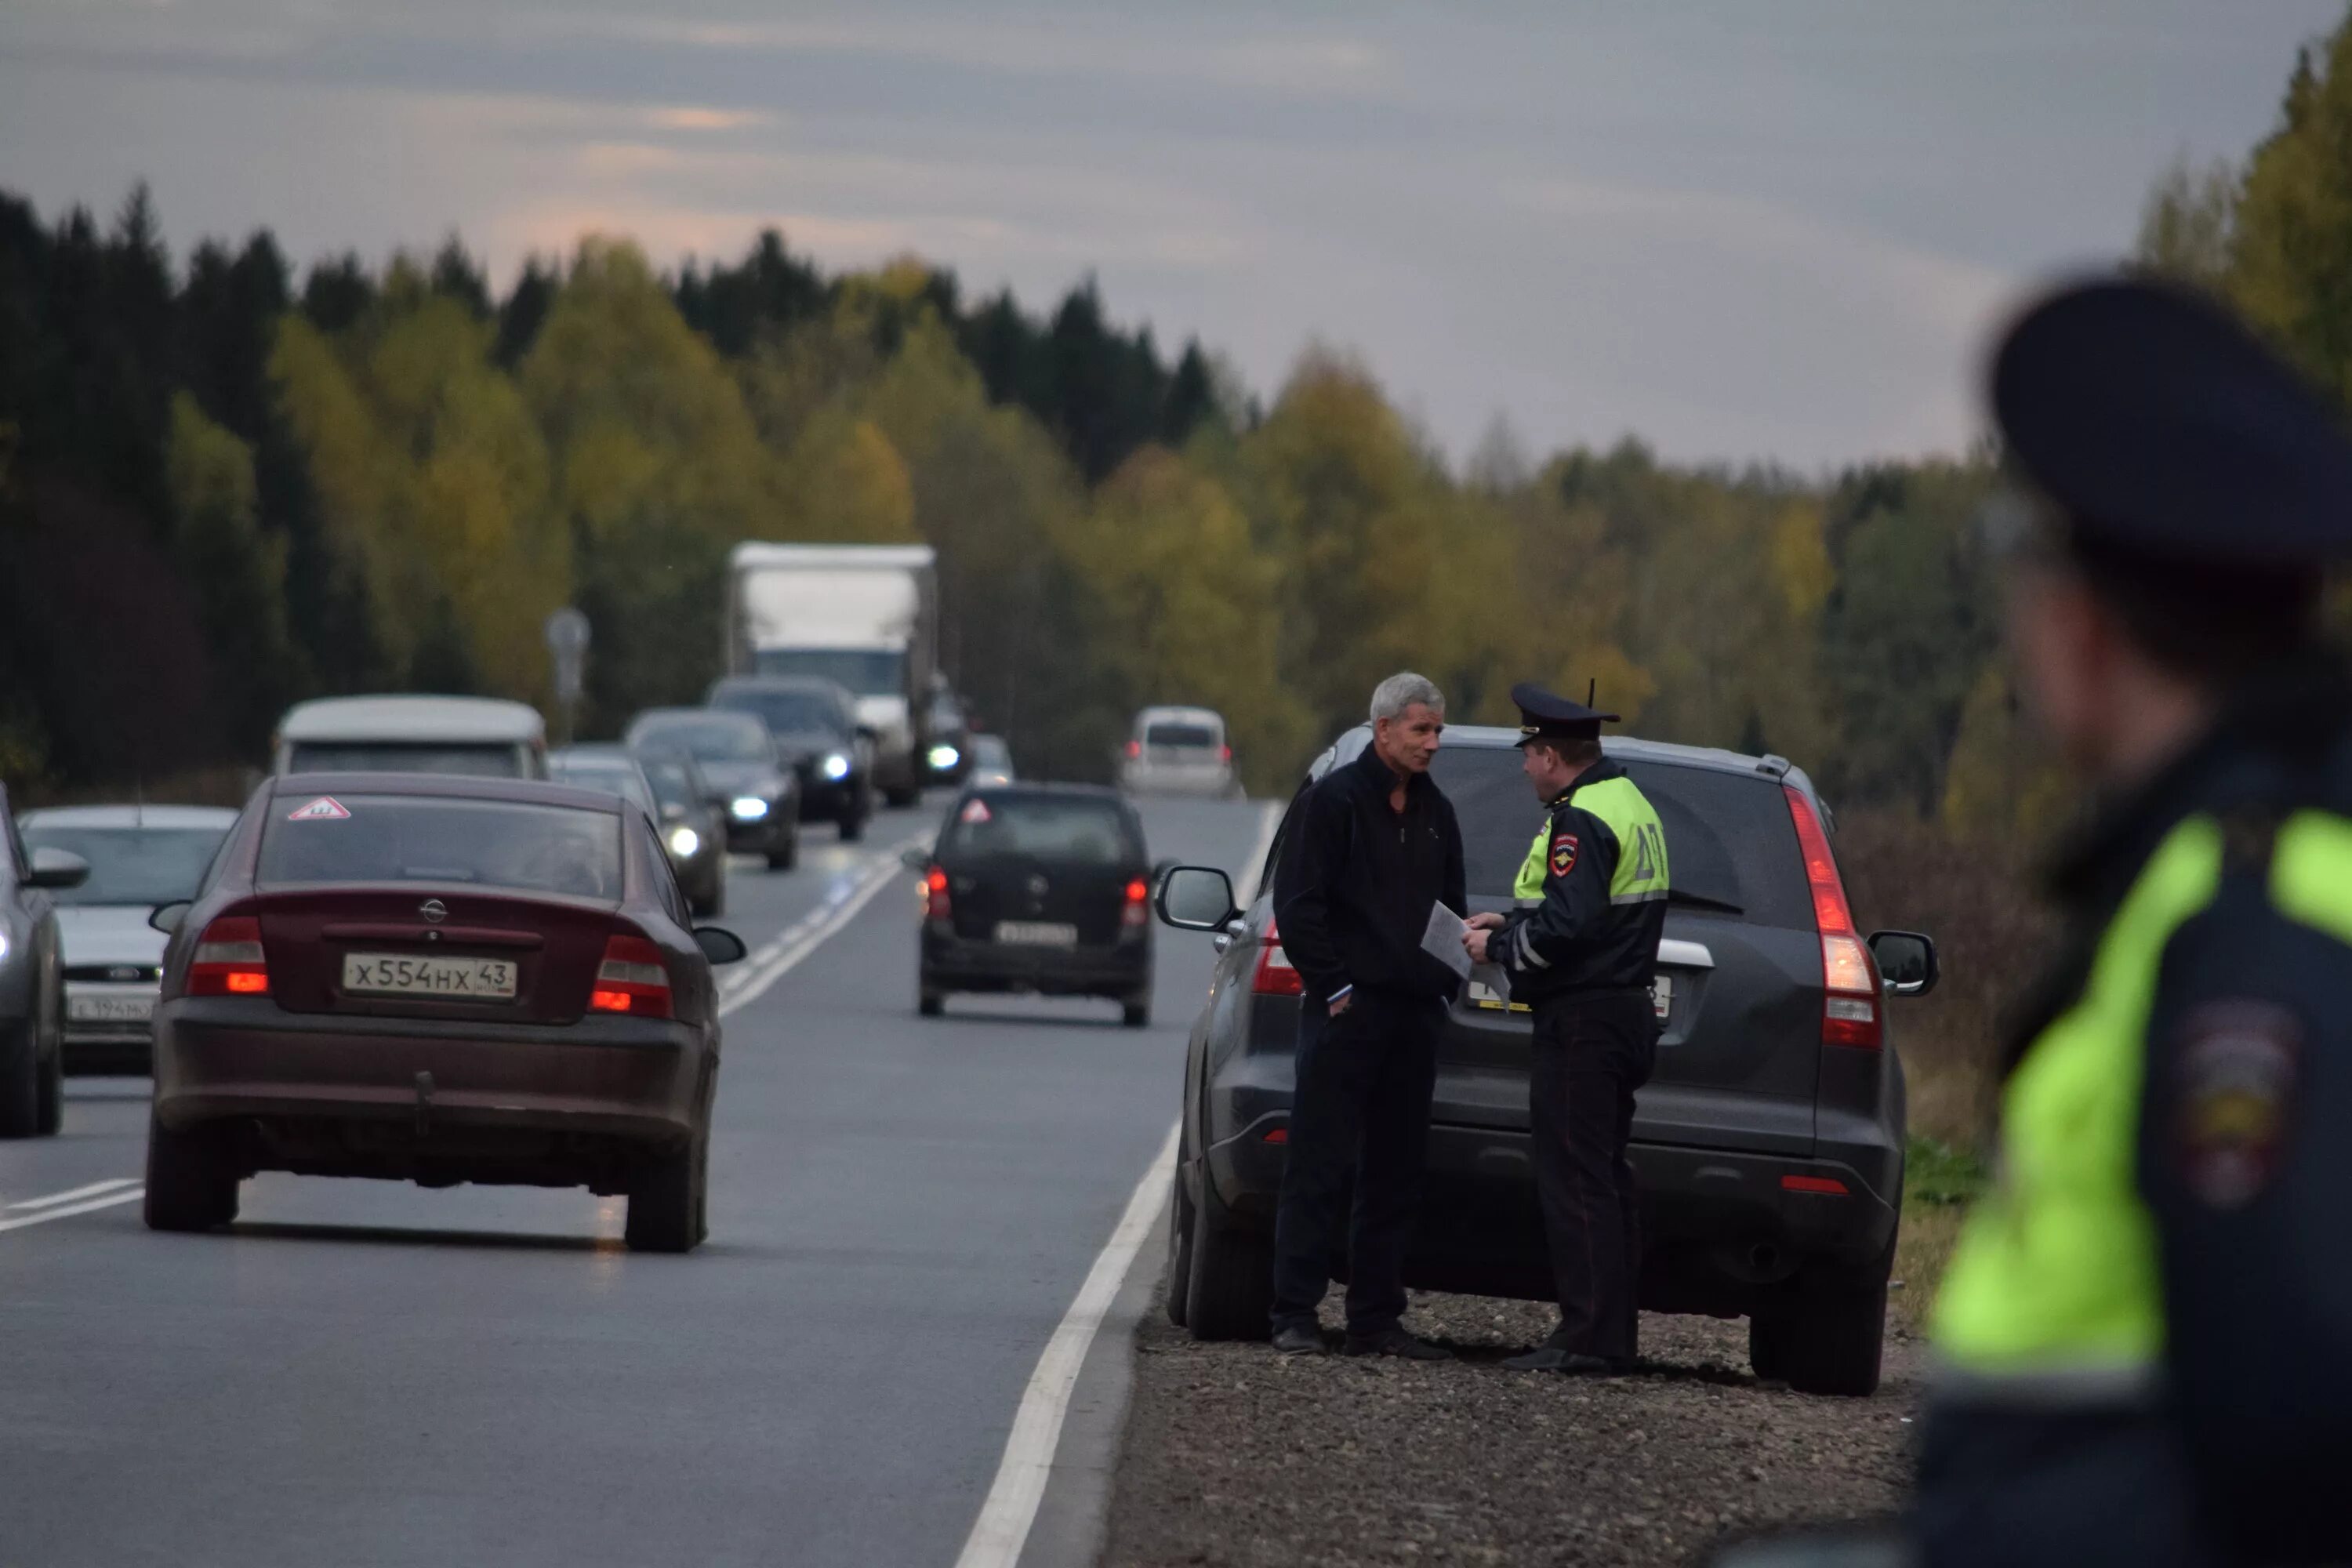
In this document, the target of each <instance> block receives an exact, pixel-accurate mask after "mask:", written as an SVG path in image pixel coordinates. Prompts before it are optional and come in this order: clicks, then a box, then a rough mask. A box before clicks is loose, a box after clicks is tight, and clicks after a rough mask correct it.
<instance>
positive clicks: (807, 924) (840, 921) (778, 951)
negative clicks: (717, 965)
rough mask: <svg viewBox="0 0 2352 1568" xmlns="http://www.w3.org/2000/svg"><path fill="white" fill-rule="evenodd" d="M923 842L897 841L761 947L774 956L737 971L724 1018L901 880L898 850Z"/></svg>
mask: <svg viewBox="0 0 2352 1568" xmlns="http://www.w3.org/2000/svg"><path fill="white" fill-rule="evenodd" d="M921 842H922V840H921V839H919V838H910V839H908V840H907V841H906V842H905V843H903V844H897V845H893V846H892V847H890V848H889V849H887V851H885V852H884V854H883V857H882V858H881V860H880V862H879V863H878V864H877V865H876V866H875V867H874V868H872V869H871V870H869V871H867V872H866V875H865V876H864V877H863V878H862V879H859V880H858V881H856V882H855V883H853V884H851V885H850V886H849V889H848V890H847V891H846V892H844V893H841V894H839V895H838V896H836V897H835V899H833V900H832V901H830V902H829V903H828V904H827V905H826V906H825V907H824V909H822V910H818V911H817V912H816V913H815V914H814V915H812V916H810V917H809V918H808V919H807V920H803V921H801V922H800V923H799V924H798V925H795V926H793V928H792V929H791V930H789V931H786V932H785V933H784V934H783V935H782V936H781V937H779V938H777V939H776V941H775V942H772V943H770V944H769V945H768V946H767V947H764V948H762V949H761V952H763V953H766V952H773V956H772V957H770V958H766V959H763V960H761V961H760V962H759V963H756V964H755V965H754V966H753V967H752V968H751V969H750V970H748V971H744V970H739V971H737V973H739V974H741V975H742V978H741V979H740V980H739V981H738V982H737V983H736V984H734V985H733V986H732V987H730V989H729V990H728V991H727V992H726V993H725V994H723V995H722V996H720V998H719V1016H720V1017H722V1018H723V1017H725V1016H727V1015H728V1014H730V1013H732V1012H734V1011H735V1010H736V1009H737V1008H738V1007H740V1006H743V1005H745V1004H747V1003H749V1002H751V1001H754V1000H756V999H757V998H758V997H759V996H760V995H761V994H762V993H764V992H765V991H766V990H767V989H768V987H769V986H771V985H773V984H775V983H776V982H777V981H779V980H782V978H783V977H784V976H785V975H787V974H789V973H792V972H793V969H795V968H796V967H798V966H799V964H800V963H801V961H802V960H803V959H805V958H806V957H808V955H809V954H810V953H812V952H815V951H816V950H817V949H818V948H819V947H821V946H823V945H824V942H825V940H826V939H827V938H828V937H831V936H833V935H835V933H837V932H838V931H840V930H841V929H842V928H843V927H844V926H845V925H847V924H848V923H849V922H850V921H853V920H856V918H857V912H858V911H859V910H862V909H864V908H865V907H866V905H867V904H870V903H872V902H873V901H874V897H875V895H876V894H877V893H879V892H880V891H881V890H882V889H885V888H887V887H888V886H889V885H890V884H891V883H892V882H894V881H896V880H898V876H899V873H900V868H899V866H898V852H899V851H900V850H902V849H908V848H911V847H914V846H915V845H917V844H919V843H921ZM795 933H804V934H798V935H796V934H795Z"/></svg>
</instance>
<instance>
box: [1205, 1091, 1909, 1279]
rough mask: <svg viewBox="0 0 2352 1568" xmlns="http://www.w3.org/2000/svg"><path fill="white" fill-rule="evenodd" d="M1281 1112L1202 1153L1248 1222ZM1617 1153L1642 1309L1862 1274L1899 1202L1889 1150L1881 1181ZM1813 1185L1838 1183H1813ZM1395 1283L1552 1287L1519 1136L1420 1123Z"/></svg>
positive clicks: (1880, 1250) (1692, 1152) (1273, 1178)
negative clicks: (1635, 1214) (1831, 1188)
mask: <svg viewBox="0 0 2352 1568" xmlns="http://www.w3.org/2000/svg"><path fill="white" fill-rule="evenodd" d="M1287 1121H1288V1119H1287V1117H1286V1115H1285V1114H1283V1113H1281V1112H1268V1113H1266V1114H1265V1115H1262V1116H1260V1117H1259V1118H1258V1119H1257V1120H1256V1121H1254V1122H1253V1123H1252V1124H1251V1125H1250V1126H1249V1127H1247V1128H1245V1129H1244V1130H1243V1131H1241V1132H1240V1133H1238V1134H1237V1135H1235V1136H1234V1137H1231V1138H1228V1139H1226V1140H1224V1141H1223V1142H1220V1143H1217V1144H1215V1145H1213V1146H1212V1147H1211V1148H1210V1149H1209V1150H1208V1152H1207V1154H1206V1157H1205V1159H1204V1160H1203V1162H1202V1166H1203V1169H1202V1173H1201V1174H1202V1176H1203V1177H1204V1178H1205V1179H1206V1180H1208V1181H1209V1182H1211V1183H1213V1184H1214V1187H1215V1190H1216V1194H1217V1197H1218V1199H1219V1201H1220V1203H1221V1205H1222V1206H1223V1208H1224V1209H1225V1210H1226V1211H1227V1212H1228V1213H1230V1214H1232V1215H1234V1216H1235V1217H1236V1219H1237V1220H1239V1221H1240V1222H1241V1223H1243V1224H1246V1225H1250V1226H1253V1227H1254V1228H1268V1229H1270V1228H1271V1226H1272V1225H1273V1216H1274V1210H1275V1203H1276V1196H1277V1195H1278V1194H1279V1193H1280V1191H1281V1187H1282V1166H1283V1160H1284V1154H1285V1145H1284V1144H1283V1143H1281V1142H1267V1134H1269V1133H1271V1132H1276V1131H1286V1129H1287ZM1627 1152H1628V1155H1629V1157H1630V1159H1631V1160H1632V1163H1633V1169H1634V1177H1635V1182H1636V1184H1637V1185H1638V1187H1639V1190H1640V1193H1641V1200H1642V1231H1643V1235H1642V1239H1643V1254H1644V1259H1645V1262H1644V1269H1643V1289H1642V1299H1643V1305H1644V1306H1645V1307H1650V1308H1653V1309H1654V1310H1666V1311H1692V1312H1712V1313H1737V1312H1742V1311H1747V1310H1750V1308H1751V1306H1752V1305H1753V1303H1754V1302H1755V1301H1756V1300H1759V1299H1760V1298H1764V1297H1767V1296H1769V1295H1771V1294H1773V1293H1775V1292H1776V1291H1778V1290H1780V1289H1784V1288H1786V1287H1788V1286H1790V1284H1791V1283H1792V1282H1794V1281H1795V1280H1796V1279H1797V1277H1798V1276H1799V1275H1800V1274H1803V1273H1807V1272H1818V1271H1822V1270H1829V1271H1834V1272H1841V1273H1843V1272H1865V1271H1867V1270H1868V1269H1869V1268H1872V1267H1873V1266H1874V1264H1876V1263H1877V1262H1878V1261H1879V1260H1881V1259H1883V1258H1884V1257H1885V1253H1886V1251H1887V1248H1888V1247H1889V1244H1890V1243H1891V1242H1892V1241H1893V1240H1894V1237H1895V1218H1896V1209H1897V1207H1898V1205H1900V1203H1901V1199H1902V1165H1901V1160H1900V1156H1899V1154H1898V1155H1897V1156H1896V1157H1895V1161H1894V1163H1893V1164H1892V1166H1891V1173H1892V1178H1891V1180H1889V1179H1888V1175H1887V1171H1888V1169H1890V1168H1889V1167H1884V1166H1878V1165H1877V1162H1875V1161H1874V1160H1872V1159H1870V1158H1867V1157H1864V1158H1823V1157H1820V1156H1818V1155H1817V1156H1814V1157H1810V1158H1809V1157H1805V1156H1800V1155H1790V1154H1768V1153H1754V1152H1742V1151H1735V1150H1723V1149H1703V1148H1693V1147H1687V1146H1684V1145H1679V1144H1667V1143H1649V1142H1634V1143H1633V1144H1632V1145H1631V1146H1630V1147H1629V1149H1628V1151H1627ZM1856 1152H1860V1151H1856ZM1864 1153H1866V1152H1864ZM1874 1167H1877V1168H1875V1169H1874ZM1791 1179H1793V1185H1792V1184H1791ZM1823 1182H1835V1183H1837V1184H1839V1185H1841V1186H1842V1187H1843V1188H1844V1191H1843V1193H1829V1192H1825V1191H1820V1190H1815V1189H1817V1188H1818V1187H1819V1185H1820V1184H1822V1183H1823ZM1405 1283H1406V1284H1408V1285H1410V1286H1412V1287H1413V1288H1415V1289H1432V1290H1461V1291H1467V1292H1472V1293H1475V1294H1482V1295H1496V1296H1519V1297H1525V1298H1528V1299H1530V1300H1543V1299H1546V1298H1548V1297H1549V1296H1550V1294H1551V1292H1552V1280H1551V1272H1550V1265H1549V1258H1548V1256H1547V1254H1546V1250H1545V1245H1544V1239H1543V1229H1542V1225H1541V1215H1540V1212H1539V1209H1538V1205H1537V1200H1536V1192H1535V1168H1534V1164H1533V1162H1532V1160H1531V1159H1530V1157H1529V1150H1528V1134H1527V1133H1525V1132H1523V1131H1507V1130H1503V1129H1492V1128H1482V1127H1464V1126H1456V1125H1449V1124H1444V1123H1440V1124H1437V1125H1433V1126H1432V1127H1431V1129H1430V1131H1429V1159H1428V1175H1427V1179H1426V1184H1425V1188H1424V1191H1423V1199H1422V1205H1421V1220H1420V1224H1419V1227H1418V1230H1417V1232H1416V1236H1415V1239H1414V1243H1413V1247H1412V1254H1411V1257H1410V1258H1409V1260H1408V1262H1407V1265H1406V1275H1405Z"/></svg>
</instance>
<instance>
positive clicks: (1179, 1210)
mask: <svg viewBox="0 0 2352 1568" xmlns="http://www.w3.org/2000/svg"><path fill="white" fill-rule="evenodd" d="M1166 1284H1167V1294H1168V1321H1170V1322H1171V1323H1173V1324H1175V1325H1176V1326H1177V1327H1178V1328H1180V1329H1181V1328H1182V1327H1183V1326H1184V1320H1185V1319H1186V1318H1188V1317H1190V1316H1191V1315H1192V1314H1191V1313H1189V1312H1188V1311H1186V1310H1185V1309H1186V1307H1187V1306H1189V1305H1190V1304H1191V1301H1192V1199H1190V1198H1188V1197H1186V1196H1185V1195H1184V1156H1183V1152H1182V1151H1181V1149H1180V1150H1179V1151H1178V1152H1177V1156H1176V1179H1175V1180H1174V1181H1173V1182H1171V1183H1170V1184H1169V1187H1168V1279H1167V1281H1166Z"/></svg>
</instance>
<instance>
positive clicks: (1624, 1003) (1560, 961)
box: [1465, 684, 1666, 1375]
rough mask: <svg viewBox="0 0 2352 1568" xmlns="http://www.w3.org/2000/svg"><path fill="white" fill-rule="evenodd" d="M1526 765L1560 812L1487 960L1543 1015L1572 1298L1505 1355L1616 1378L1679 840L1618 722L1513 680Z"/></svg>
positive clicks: (1553, 1249)
mask: <svg viewBox="0 0 2352 1568" xmlns="http://www.w3.org/2000/svg"><path fill="white" fill-rule="evenodd" d="M1511 700H1512V701H1513V702H1515V703H1517V704H1518V708H1519V714H1520V726H1519V736H1520V739H1519V749H1520V752H1521V753H1522V757H1523V761H1522V763H1521V771H1523V772H1524V773H1526V774H1527V775H1528V780H1529V782H1531V783H1532V784H1534V785H1535V787H1536V793H1537V794H1538V795H1539V796H1540V797H1541V798H1542V799H1543V801H1544V805H1545V811H1546V816H1545V820H1544V825H1543V826H1542V828H1541V829H1540V830H1539V831H1538V833H1537V834H1536V838H1535V842H1534V844H1532V845H1531V846H1529V847H1528V859H1527V864H1526V865H1525V866H1524V867H1523V868H1521V870H1520V872H1519V879H1518V884H1517V889H1516V892H1517V901H1518V905H1519V907H1518V908H1517V910H1514V911H1513V912H1512V913H1511V914H1510V915H1508V916H1503V915H1493V914H1487V915H1479V916H1476V917H1474V919H1473V920H1472V921H1471V925H1472V927H1473V929H1472V930H1471V931H1470V932H1469V933H1468V935H1467V937H1466V938H1465V941H1466V942H1467V943H1468V946H1469V949H1470V956H1471V958H1472V959H1473V960H1474V961H1475V962H1478V963H1497V964H1499V965H1501V966H1502V969H1503V972H1504V973H1505V974H1506V975H1507V976H1508V977H1509V980H1510V983H1511V995H1512V998H1513V999H1514V1000H1516V1001H1522V1002H1526V1003H1528V1004H1530V1005H1532V1006H1533V1007H1534V1009H1535V1024H1536V1038H1535V1055H1534V1061H1533V1063H1532V1066H1531V1070H1530V1072H1529V1074H1528V1127H1529V1131H1530V1133H1531V1142H1532V1144H1533V1147H1534V1154H1535V1165H1536V1194H1537V1197H1538V1201H1539V1202H1540V1203H1541V1205H1542V1208H1543V1219H1544V1238H1545V1241H1546V1244H1547V1245H1548V1246H1549V1249H1550V1253H1551V1267H1552V1278H1553V1280H1554V1282H1555V1284H1556V1285H1557V1287H1558V1289H1559V1328H1558V1329H1557V1330H1555V1331H1553V1333H1552V1335H1551V1337H1550V1338H1549V1339H1547V1340H1546V1341H1544V1342H1543V1343H1542V1344H1540V1345H1538V1346H1537V1347H1536V1348H1535V1349H1534V1350H1532V1351H1529V1352H1527V1353H1526V1354H1525V1355H1520V1356H1515V1357H1513V1358H1512V1359H1510V1360H1509V1361H1507V1362H1505V1363H1503V1364H1505V1365H1506V1366H1511V1367H1517V1368H1521V1369H1524V1370H1534V1371H1557V1372H1566V1373H1592V1374H1600V1375H1609V1374H1612V1373H1621V1372H1624V1371H1627V1370H1630V1369H1631V1367H1632V1366H1633V1352H1634V1346H1635V1341H1636V1335H1637V1328H1636V1325H1637V1321H1638V1320H1637V1313H1636V1308H1635V1303H1634V1288H1635V1285H1636V1282H1637V1280H1638V1279H1639V1277H1640V1274H1641V1267H1642V1246H1641V1234H1640V1223H1639V1215H1638V1213H1637V1201H1636V1198H1635V1194H1634V1190H1633V1166H1632V1164H1631V1163H1628V1161H1627V1160H1626V1158H1625V1143H1626V1140H1627V1139H1628V1138H1629V1137H1630V1136H1631V1135H1632V1132H1633V1091H1634V1090H1635V1089H1639V1088H1641V1087H1642V1085H1643V1083H1644V1082H1646V1081H1648V1079H1649V1077H1650V1068H1651V1065H1652V1063H1653V1062H1654V1060H1655V1059H1656V1050H1657V1039H1658V1026H1657V1015H1656V1012H1655V1010H1654V1006H1653V1005H1652V1002H1651V997H1650V984H1651V982H1652V980H1653V979H1654V977H1655V975H1656V973H1657V961H1658V937H1659V935H1660V933H1661V932H1662V931H1664V926H1665V920H1666V902H1665V900H1666V836H1665V833H1664V829H1663V828H1662V827H1661V826H1659V823H1658V814H1657V813H1656V812H1655V811H1654V810H1653V809H1652V808H1651V805H1650V803H1649V802H1648V801H1647V800H1646V799H1644V798H1643V795H1642V792H1641V790H1640V789H1638V788H1636V787H1635V785H1634V784H1633V780H1632V779H1631V778H1629V777H1627V776H1626V773H1625V770H1624V768H1623V767H1622V766H1621V765H1619V764H1618V763H1615V762H1612V761H1611V760H1610V759H1609V758H1607V757H1605V756H1603V755H1602V754H1601V725H1602V724H1603V723H1604V722H1605V723H1614V722H1616V721H1617V715H1615V714H1614V713H1601V712H1597V711H1595V710H1592V709H1591V708H1588V707H1586V706H1585V705H1584V704H1582V703H1580V702H1571V701H1569V700H1567V699H1565V698H1560V697H1555V696H1553V695H1552V694H1551V693H1550V692H1549V691H1545V690H1543V689H1541V688H1539V687H1536V686H1531V685H1525V684H1522V685H1519V686H1515V687H1513V688H1512V689H1511Z"/></svg>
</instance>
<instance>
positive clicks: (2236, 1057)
mask: <svg viewBox="0 0 2352 1568" xmlns="http://www.w3.org/2000/svg"><path fill="white" fill-rule="evenodd" d="M2302 1047H2303V1029H2302V1026H2301V1025H2299V1024H2298V1023H2297V1022H2296V1020H2295V1016H2294V1014H2292V1013H2289V1012H2287V1011H2286V1010H2285V1009H2284V1008H2283V1007H2278V1006H2275V1005H2272V1004H2270V1003H2267V1002H2256V1001H2252V1000H2246V1001H2231V1002H2217V1003H2213V1004H2211V1005H2208V1006H2205V1007H2201V1008H2200V1009H2198V1010H2197V1011H2196V1012H2195V1013H2193V1014H2191V1015H2190V1016H2189V1018H2188V1019H2187V1021H2186V1022H2185V1023H2183V1025H2182V1026H2181V1031H2180V1035H2179V1045H2178V1047H2177V1049H2176V1051H2175V1053H2174V1056H2173V1063H2174V1068H2173V1070H2174V1072H2175V1073H2176V1074H2177V1075H2178V1076H2177V1080H2176V1081H2177V1087H2178V1093H2177V1096H2176V1099H2175V1101H2174V1106H2175V1110H2174V1113H2173V1114H2174V1125H2173V1148H2174V1152H2175V1157H2176V1158H2177V1159H2178V1160H2179V1170H2180V1175H2181V1180H2182V1184H2184V1185H2185V1186H2186V1187H2187V1188H2188V1189H2189V1193H2190V1194H2191V1195H2193V1196H2194V1197H2195V1198H2196V1199H2197V1200H2198V1201H2199V1202H2200V1203H2202V1204H2204V1205H2207V1206H2208V1207H2210V1208H2217V1209H2234V1208H2239V1207H2242V1206H2243V1205H2245V1204H2247V1203H2249V1202H2251V1201H2252V1199H2253V1198H2254V1197H2255V1196H2256V1195H2257V1194H2260V1193H2261V1192H2262V1190H2263V1188H2264V1187H2266V1186H2268V1185H2269V1184H2270V1181H2271V1178H2272V1176H2273V1175H2274V1174H2275V1173H2277V1171H2278V1167H2279V1165H2280V1163H2281V1162H2282V1161H2283V1160H2284V1156H2285V1152H2286V1143H2287V1134H2288V1131H2289V1123H2290V1121H2291V1120H2292V1113H2293V1110H2294V1089H2295V1078H2296V1070H2297V1067H2298V1058H2300V1056H2301V1055H2302Z"/></svg>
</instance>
